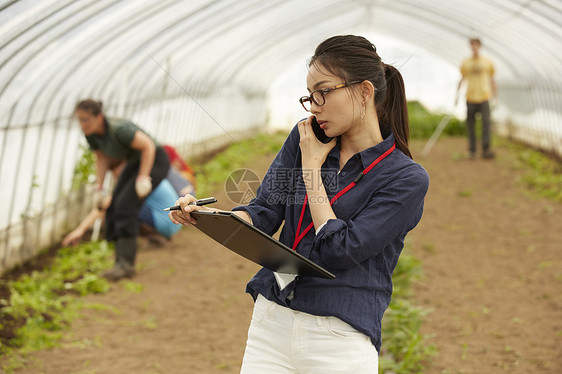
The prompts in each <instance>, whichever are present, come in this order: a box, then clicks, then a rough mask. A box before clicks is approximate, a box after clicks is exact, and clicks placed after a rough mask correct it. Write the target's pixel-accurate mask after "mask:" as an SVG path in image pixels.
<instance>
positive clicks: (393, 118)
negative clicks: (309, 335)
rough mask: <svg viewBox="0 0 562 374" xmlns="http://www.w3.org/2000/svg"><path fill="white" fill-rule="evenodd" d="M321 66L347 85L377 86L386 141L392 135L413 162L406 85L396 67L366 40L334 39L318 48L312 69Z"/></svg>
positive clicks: (378, 103) (377, 107) (376, 93)
mask: <svg viewBox="0 0 562 374" xmlns="http://www.w3.org/2000/svg"><path fill="white" fill-rule="evenodd" d="M318 63H320V64H322V65H323V66H324V68H326V69H327V70H328V71H329V72H330V73H331V74H334V75H337V76H339V77H341V78H343V79H345V81H346V82H352V81H365V80H368V81H369V82H371V83H372V84H373V86H375V88H376V91H375V104H376V110H377V116H378V118H379V124H380V127H381V134H382V136H383V138H386V137H387V136H388V135H390V133H391V132H392V133H393V134H394V136H395V138H396V146H397V147H398V149H400V150H401V151H402V152H403V153H404V154H406V155H407V156H409V157H410V158H412V154H411V153H410V149H409V147H408V143H409V139H410V125H409V119H408V106H407V103H406V92H405V90H404V81H403V80H402V75H400V72H399V71H398V70H397V69H396V68H395V67H393V66H390V65H386V64H385V63H384V62H382V60H381V58H380V57H379V55H378V54H377V48H376V47H375V46H374V45H373V44H372V43H371V42H369V41H368V40H367V39H365V38H364V37H362V36H355V35H340V36H333V37H331V38H329V39H326V40H325V41H323V42H322V43H320V45H318V47H316V51H315V52H314V56H312V58H311V59H310V62H309V64H308V66H311V65H313V64H314V65H315V66H317V65H316V64H318Z"/></svg>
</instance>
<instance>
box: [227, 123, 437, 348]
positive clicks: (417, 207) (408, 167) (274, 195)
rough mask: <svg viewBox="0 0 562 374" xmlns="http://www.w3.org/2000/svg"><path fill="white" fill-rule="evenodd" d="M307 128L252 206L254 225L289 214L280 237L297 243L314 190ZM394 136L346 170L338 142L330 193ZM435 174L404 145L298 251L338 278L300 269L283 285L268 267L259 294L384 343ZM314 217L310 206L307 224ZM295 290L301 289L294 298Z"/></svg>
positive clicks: (328, 165)
mask: <svg viewBox="0 0 562 374" xmlns="http://www.w3.org/2000/svg"><path fill="white" fill-rule="evenodd" d="M299 141H300V137H299V133H298V129H297V127H296V126H295V128H293V130H292V131H291V133H290V134H289V137H288V138H287V140H286V141H285V144H284V145H283V147H282V148H281V150H280V151H279V153H278V154H277V156H276V158H275V160H274V161H273V163H272V164H271V166H270V168H269V170H268V172H267V174H266V175H265V177H264V179H263V181H262V183H261V185H260V188H259V189H258V191H257V196H256V198H255V199H253V200H252V201H251V202H250V204H249V205H247V206H240V207H236V208H234V209H233V210H244V211H246V212H248V214H249V215H250V217H251V218H252V222H253V224H254V226H256V227H257V228H259V229H260V230H262V231H264V232H266V233H268V234H270V235H273V234H274V233H275V232H277V230H278V229H279V227H280V226H281V224H282V223H283V222H284V226H283V229H282V231H281V234H280V237H279V240H280V241H281V242H283V243H284V244H285V245H287V246H289V247H292V246H293V243H294V241H295V233H296V229H297V225H298V222H299V217H300V214H301V210H302V204H303V202H304V198H305V195H306V188H305V184H304V181H303V179H302V167H301V152H300V148H299ZM393 144H394V135H390V136H388V137H387V138H386V139H385V140H384V141H383V142H381V143H379V144H377V145H376V146H374V147H371V148H368V149H366V150H364V151H362V152H360V153H358V154H356V155H354V156H353V157H352V158H351V159H349V161H348V162H347V163H346V164H345V166H344V167H343V169H342V170H341V172H340V173H339V174H338V169H339V158H340V148H339V144H338V145H336V146H335V147H334V148H333V149H332V150H331V151H330V153H329V154H328V157H327V158H326V161H325V162H324V165H323V166H322V179H323V183H324V186H325V188H326V192H327V194H328V198H330V199H331V198H332V197H333V196H334V195H335V194H336V193H338V192H339V191H340V190H341V189H343V188H344V187H346V186H347V185H348V184H349V183H351V182H353V180H354V179H355V178H356V177H357V175H358V174H359V173H361V172H362V171H363V170H364V169H365V168H366V167H368V166H369V165H370V164H371V163H372V162H373V161H374V160H375V159H376V158H377V157H379V156H380V155H382V154H383V153H384V152H385V151H386V150H388V149H389V148H390V147H392V145H393ZM428 187H429V176H428V174H427V172H426V171H425V170H424V169H423V167H422V166H420V165H419V164H417V163H415V162H414V161H412V159H410V158H409V157H408V156H406V155H404V153H402V152H401V151H400V150H398V148H397V149H395V150H394V151H393V152H392V153H391V154H390V155H388V156H387V157H386V158H384V159H383V160H382V161H381V162H380V163H379V164H377V165H376V166H375V167H374V168H373V169H372V170H371V171H370V172H369V173H368V174H366V175H365V176H363V178H361V180H360V181H359V182H358V183H357V185H356V186H355V187H353V188H352V189H350V190H349V191H348V192H347V193H346V194H344V195H343V196H341V197H340V198H339V199H338V200H336V202H335V203H334V204H333V205H332V209H333V210H334V213H335V215H336V217H337V219H330V220H328V221H327V223H326V224H325V225H324V226H323V227H322V228H321V229H320V231H319V232H318V233H317V234H316V235H315V230H314V229H312V230H310V231H309V232H308V233H307V235H306V236H305V237H304V238H303V239H302V240H301V241H300V243H299V244H298V246H297V251H298V252H299V253H300V254H301V255H303V256H305V257H307V258H309V259H310V260H312V261H313V262H315V263H317V264H318V265H320V266H322V267H324V268H326V269H327V270H329V271H331V272H332V273H334V274H335V275H336V278H335V279H333V280H329V279H321V278H315V277H307V276H300V277H297V279H296V280H295V281H294V282H292V283H291V284H289V285H288V286H287V287H286V288H284V289H283V290H280V289H279V286H278V285H277V282H276V280H275V277H274V275H273V272H272V271H271V270H268V269H265V268H262V269H261V270H260V271H258V273H257V274H256V275H255V276H254V277H253V278H252V280H251V281H250V282H249V283H248V285H247V289H246V291H247V292H248V293H250V294H251V295H252V296H253V298H254V299H256V298H257V296H258V294H262V295H263V296H264V297H266V298H267V299H268V300H271V301H273V302H276V303H277V304H279V305H283V306H286V307H288V308H291V309H294V310H299V311H302V312H306V313H309V314H313V315H318V316H335V317H337V318H339V319H341V320H343V321H345V322H347V323H348V324H350V325H351V326H353V327H354V328H356V329H357V330H358V331H361V332H363V333H364V334H366V335H367V336H369V337H370V338H371V340H372V342H373V344H374V345H375V347H376V348H377V350H378V351H380V346H381V320H382V317H383V314H384V311H385V310H386V309H387V307H388V305H389V303H390V297H391V294H392V272H393V271H394V268H395V267H396V263H397V261H398V257H399V256H400V252H401V251H402V248H403V247H404V238H405V237H406V234H407V233H408V231H410V230H412V229H413V228H414V227H415V226H416V225H417V223H418V222H419V221H420V219H421V216H422V211H423V201H424V197H425V194H426V192H427V189H428ZM311 222H312V218H311V215H310V210H309V209H308V207H307V208H306V210H305V214H304V218H303V222H302V225H301V232H302V230H304V228H305V227H307V226H308V225H309V224H310V223H311ZM291 292H293V297H292V298H291V299H289V298H288V296H289V294H290V293H291Z"/></svg>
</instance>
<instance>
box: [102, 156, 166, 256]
mask: <svg viewBox="0 0 562 374" xmlns="http://www.w3.org/2000/svg"><path fill="white" fill-rule="evenodd" d="M169 169H170V161H169V160H168V156H167V155H166V151H164V149H163V148H162V147H158V148H156V155H155V158H154V165H153V166H152V170H151V171H150V177H151V178H152V189H153V190H154V189H155V188H156V186H158V185H159V184H160V182H161V181H162V180H164V178H166V175H167V174H168V170H169ZM138 173H139V163H138V162H136V163H127V165H126V166H125V167H124V168H123V171H122V172H121V175H120V176H119V180H118V181H117V185H116V186H115V190H114V191H113V198H112V200H111V205H110V206H109V208H108V209H107V213H106V228H107V232H106V238H107V240H108V241H116V242H117V243H116V248H115V249H116V260H117V261H118V260H119V258H120V257H121V254H120V251H123V249H122V248H119V247H120V242H123V243H125V242H126V243H127V244H126V246H127V247H129V248H127V249H126V250H127V252H128V255H127V256H126V257H127V262H129V263H131V262H132V261H131V260H133V261H134V257H135V254H136V244H132V243H136V238H137V236H138V233H139V219H138V215H139V211H140V209H141V207H142V204H143V203H144V200H145V199H146V198H145V199H141V198H139V197H138V195H137V192H136V190H135V181H136V178H137V175H138ZM164 208H165V207H164ZM122 239H128V240H126V241H123V240H122ZM131 247H134V248H131ZM131 257H132V258H131Z"/></svg>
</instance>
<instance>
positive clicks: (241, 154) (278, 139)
mask: <svg viewBox="0 0 562 374" xmlns="http://www.w3.org/2000/svg"><path fill="white" fill-rule="evenodd" d="M286 137H287V133H285V132H276V133H274V134H258V135H256V136H255V137H253V138H250V139H246V140H243V141H240V142H238V143H236V144H232V145H230V146H229V147H228V148H227V149H225V150H224V151H223V152H221V153H219V154H218V155H216V156H215V157H213V159H212V160H210V161H208V162H206V163H204V164H202V165H200V166H195V173H196V175H197V194H198V195H199V196H209V195H211V194H212V193H213V192H215V191H218V190H220V189H222V188H223V185H224V183H225V181H226V179H227V178H228V175H229V174H230V173H232V172H233V171H234V170H236V169H239V168H242V167H244V165H246V164H247V163H248V162H249V161H250V160H252V159H254V158H256V157H259V156H262V155H267V154H276V153H277V152H279V150H280V149H281V146H282V145H283V142H284V140H285V139H286Z"/></svg>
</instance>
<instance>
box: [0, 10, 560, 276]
mask: <svg viewBox="0 0 562 374" xmlns="http://www.w3.org/2000/svg"><path fill="white" fill-rule="evenodd" d="M561 20H562V1H560V0H472V1H466V0H439V1H430V0H345V1H343V0H322V1H320V0H309V1H297V0H268V1H266V0H214V1H211V0H135V1H133V0H95V1H94V0H72V1H69V0H56V1H54V0H19V1H17V0H15V1H14V0H7V1H6V0H4V1H0V72H1V73H0V112H1V113H2V115H1V116H0V206H1V207H2V209H1V210H0V261H1V262H0V270H2V269H5V268H7V267H9V266H11V265H13V264H15V263H18V262H21V261H22V260H24V259H26V258H28V257H30V256H31V255H33V254H34V253H36V252H37V251H38V249H40V248H44V247H46V246H48V245H50V244H52V243H55V242H56V241H57V240H60V238H61V236H62V234H63V229H64V227H65V223H66V222H68V221H69V220H72V219H74V220H76V217H80V215H83V213H84V212H85V210H84V209H88V208H89V205H88V203H91V202H90V201H88V198H87V196H88V193H87V191H88V190H87V187H84V188H83V189H82V191H81V192H80V194H78V193H77V192H73V189H72V180H73V174H74V168H75V164H76V161H77V160H78V159H79V158H80V156H81V154H82V152H83V149H84V147H85V145H86V142H85V139H84V136H83V135H82V133H81V131H80V128H79V126H78V124H77V122H76V120H75V119H74V118H73V116H72V115H73V109H74V106H75V104H76V102H77V101H78V100H80V99H84V98H90V97H91V98H95V99H98V100H102V101H103V102H104V107H105V110H106V112H109V113H111V114H112V115H114V116H121V117H125V118H129V119H131V120H133V121H134V122H136V123H138V124H139V125H140V126H141V127H143V128H144V129H145V130H147V131H148V132H149V133H150V134H152V135H153V136H154V137H155V138H156V139H157V140H158V141H159V142H161V143H167V144H172V145H174V146H175V147H176V148H177V149H178V150H179V151H180V153H181V154H182V155H183V156H185V157H187V156H192V155H195V154H199V153H202V152H205V151H209V150H212V149H214V148H216V147H220V146H222V145H224V144H226V143H229V142H234V141H237V140H239V139H241V138H242V137H245V136H248V135H249V134H252V133H255V132H256V131H267V130H268V129H271V128H285V129H288V128H289V127H290V126H292V125H293V124H294V123H295V121H296V120H298V119H299V118H302V117H304V116H305V113H304V111H302V108H300V105H299V104H298V101H297V98H298V97H300V96H302V95H303V94H304V92H306V86H305V83H304V77H305V74H306V60H307V58H308V57H310V56H311V55H312V53H313V51H314V48H315V46H316V45H317V44H318V43H319V42H320V41H322V40H323V39H325V38H327V37H329V36H332V35H336V34H348V33H352V34H360V35H364V36H366V37H367V38H368V39H370V40H371V41H372V42H373V43H374V44H375V45H376V46H377V48H378V51H379V52H380V54H381V57H382V58H383V60H384V61H385V62H387V63H391V64H393V65H395V66H397V67H398V68H399V69H400V70H401V71H402V73H403V75H404V78H405V81H406V87H407V95H408V97H409V98H410V99H416V100H419V101H421V102H422V103H424V104H425V105H426V106H427V107H429V108H432V109H434V110H439V111H446V112H451V113H455V114H456V115H458V116H460V117H463V116H464V114H463V108H460V106H458V107H457V106H455V104H454V103H453V101H454V100H453V98H454V93H455V90H456V85H457V83H458V81H459V79H460V73H459V69H458V67H459V65H460V62H461V61H462V59H463V58H464V57H467V56H468V54H469V52H470V51H469V47H468V38H469V37H473V36H476V37H479V38H481V39H482V42H483V49H482V54H484V55H486V56H488V57H490V58H491V59H492V60H493V61H494V64H495V67H496V82H497V86H498V102H497V107H496V108H495V111H494V120H495V123H496V124H497V125H496V131H497V132H498V133H500V134H501V135H503V136H508V137H511V138H514V139H518V140H520V141H523V142H526V143H529V144H531V145H533V146H535V147H537V148H541V149H544V150H547V151H549V152H554V153H557V154H558V155H562V129H561V124H562V121H561V117H562V42H561V38H562V22H561ZM80 196H81V197H80ZM77 206H81V207H82V210H80V211H75V210H76V207H77Z"/></svg>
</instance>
